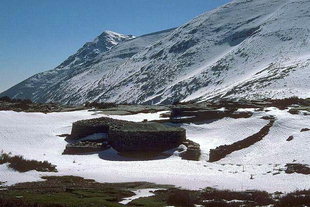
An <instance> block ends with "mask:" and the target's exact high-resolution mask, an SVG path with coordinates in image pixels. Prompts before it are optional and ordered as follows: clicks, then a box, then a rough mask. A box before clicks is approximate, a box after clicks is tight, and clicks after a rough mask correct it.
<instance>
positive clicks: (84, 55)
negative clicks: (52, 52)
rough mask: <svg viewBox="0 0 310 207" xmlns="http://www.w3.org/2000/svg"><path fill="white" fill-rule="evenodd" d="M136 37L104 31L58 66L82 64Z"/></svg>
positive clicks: (60, 67) (66, 66)
mask: <svg viewBox="0 0 310 207" xmlns="http://www.w3.org/2000/svg"><path fill="white" fill-rule="evenodd" d="M132 38H134V36H133V35H124V34H119V33H116V32H113V31H104V32H103V33H101V34H100V35H99V36H98V37H96V38H95V39H94V40H93V41H92V42H87V43H85V44H84V45H83V47H82V48H81V49H79V50H78V51H77V52H76V53H75V54H74V55H72V56H70V57H69V58H68V59H67V60H65V61H64V62H63V63H61V64H60V65H59V66H58V67H57V68H58V69H64V68H70V67H72V66H74V65H82V64H84V63H86V62H88V61H90V60H92V59H94V58H95V57H96V56H97V55H99V54H101V53H103V52H106V51H109V50H110V49H111V48H112V47H114V46H115V45H118V44H119V43H120V42H123V41H126V40H129V39H132Z"/></svg>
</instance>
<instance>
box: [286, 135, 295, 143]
mask: <svg viewBox="0 0 310 207" xmlns="http://www.w3.org/2000/svg"><path fill="white" fill-rule="evenodd" d="M293 139H294V136H289V137H288V138H287V139H286V141H288V142H289V141H292V140H293Z"/></svg>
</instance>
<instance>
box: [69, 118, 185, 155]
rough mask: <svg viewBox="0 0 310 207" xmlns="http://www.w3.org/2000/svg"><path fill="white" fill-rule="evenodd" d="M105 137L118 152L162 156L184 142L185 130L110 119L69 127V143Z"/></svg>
mask: <svg viewBox="0 0 310 207" xmlns="http://www.w3.org/2000/svg"><path fill="white" fill-rule="evenodd" d="M95 133H107V134H108V143H109V144H110V145H111V146H112V147H113V148H114V149H115V150H117V151H118V152H162V151H166V150H168V149H172V148H175V147H178V146H179V145H180V144H182V142H183V141H185V139H186V132H185V129H182V128H178V127H171V126H166V125H163V124H160V123H153V122H129V121H121V120H115V119H111V118H106V117H103V118H98V119H90V120H82V121H78V122H75V123H73V127H72V132H71V136H70V138H71V139H79V138H82V137H86V136H89V135H91V134H95Z"/></svg>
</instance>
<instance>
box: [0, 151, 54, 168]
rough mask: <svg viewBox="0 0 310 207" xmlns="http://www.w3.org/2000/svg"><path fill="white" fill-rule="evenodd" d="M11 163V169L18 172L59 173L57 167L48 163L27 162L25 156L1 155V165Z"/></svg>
mask: <svg viewBox="0 0 310 207" xmlns="http://www.w3.org/2000/svg"><path fill="white" fill-rule="evenodd" d="M4 163H9V165H8V166H9V167H10V168H12V169H14V170H16V171H18V172H27V171H30V170H36V171H39V172H57V169H56V165H52V164H51V163H49V162H47V161H43V162H42V161H36V160H26V159H24V158H23V156H12V155H11V154H10V153H9V154H7V153H1V154H0V165H1V164H4Z"/></svg>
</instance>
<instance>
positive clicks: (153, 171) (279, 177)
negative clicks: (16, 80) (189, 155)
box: [0, 108, 310, 192]
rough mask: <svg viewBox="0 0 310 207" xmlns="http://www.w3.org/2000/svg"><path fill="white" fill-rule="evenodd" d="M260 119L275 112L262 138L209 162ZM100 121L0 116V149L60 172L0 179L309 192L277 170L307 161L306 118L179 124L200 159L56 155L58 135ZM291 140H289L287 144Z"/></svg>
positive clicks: (6, 172)
mask: <svg viewBox="0 0 310 207" xmlns="http://www.w3.org/2000/svg"><path fill="white" fill-rule="evenodd" d="M160 113H163V112H158V113H154V114H137V115H126V116H110V117H111V118H118V119H123V120H130V121H142V120H143V119H148V120H152V119H160V117H159V115H160ZM265 115H275V116H276V117H277V120H276V122H275V124H274V126H273V127H272V128H271V131H270V133H269V135H267V136H266V137H265V138H264V139H263V140H262V141H260V142H257V143H256V144H254V145H252V146H251V147H249V148H246V149H243V150H240V151H237V152H233V153H232V154H230V155H228V156H227V157H226V158H224V159H222V160H220V161H218V162H215V163H209V162H207V159H208V153H209V149H212V148H215V147H217V146H219V145H222V144H231V143H233V142H236V141H238V140H241V139H244V138H246V137H248V136H250V135H252V134H254V133H256V132H258V131H259V130H260V129H261V128H262V127H263V126H264V125H265V124H266V123H267V121H266V120H262V119H260V118H261V117H262V116H265ZM100 116H105V115H99V114H98V113H94V112H89V111H85V110H84V111H74V112H62V113H50V114H43V113H24V112H19V113H18V112H13V111H0V150H3V152H6V153H8V152H11V153H12V154H13V155H23V156H24V157H25V158H26V159H35V160H40V161H44V160H47V161H49V162H51V163H52V164H55V165H57V169H58V171H59V172H58V173H42V172H37V171H29V172H26V173H19V172H16V171H13V170H12V169H9V168H8V167H7V165H0V181H6V182H7V183H6V185H12V184H15V183H19V182H26V181H38V180H41V178H40V177H41V176H43V175H59V176H60V175H75V176H81V177H84V178H89V179H95V180H96V181H98V182H132V181H147V182H154V183H158V184H172V185H176V186H180V187H183V188H187V189H201V188H205V187H215V188H219V189H231V190H249V189H259V190H266V191H269V192H275V191H282V192H289V191H294V190H296V189H309V188H310V182H309V176H306V175H302V174H296V173H294V174H285V173H284V172H283V171H281V169H283V168H284V165H285V164H286V163H292V162H296V163H303V164H310V156H309V155H310V152H309V146H310V139H309V136H310V132H309V131H308V132H300V130H301V129H302V128H306V127H309V125H310V117H309V116H304V115H291V114H289V113H288V112H287V110H283V111H280V110H278V109H276V108H270V111H269V112H254V115H253V117H251V118H248V119H244V118H242V119H231V118H224V119H221V120H218V121H214V122H211V123H206V124H202V125H196V124H185V125H183V126H182V127H184V128H185V129H186V130H187V137H188V138H189V139H191V140H193V141H195V142H197V143H199V144H200V145H201V150H202V157H201V160H200V161H187V160H182V159H181V158H180V157H179V156H177V154H173V155H171V156H170V157H168V158H165V159H157V160H149V161H139V160H135V161H126V159H124V158H122V157H121V156H119V155H117V153H116V152H115V151H114V150H112V149H110V150H107V151H104V152H102V153H99V155H98V154H90V155H62V152H63V150H64V149H65V146H66V144H67V143H66V141H65V140H64V138H63V137H59V136H57V135H60V134H68V133H70V131H71V125H72V123H73V122H74V121H77V120H81V119H90V118H96V117H100ZM291 135H293V136H294V139H293V140H292V141H290V142H288V141H286V139H287V138H288V137H289V136H291ZM251 177H253V178H254V179H250V178H251Z"/></svg>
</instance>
